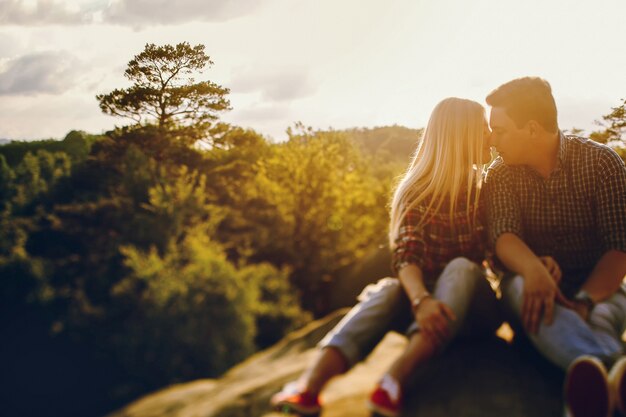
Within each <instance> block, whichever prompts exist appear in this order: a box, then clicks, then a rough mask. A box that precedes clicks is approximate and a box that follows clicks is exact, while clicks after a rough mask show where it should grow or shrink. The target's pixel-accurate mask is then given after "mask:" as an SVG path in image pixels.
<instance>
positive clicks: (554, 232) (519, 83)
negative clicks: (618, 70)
mask: <svg viewBox="0 0 626 417" xmlns="http://www.w3.org/2000/svg"><path fill="white" fill-rule="evenodd" d="M487 104H489V105H490V106H491V107H492V109H491V117H490V125H491V129H492V143H493V145H494V146H495V147H496V148H497V150H498V152H499V154H500V157H499V158H498V159H496V161H494V163H493V164H492V165H491V167H490V168H489V170H488V172H487V177H486V180H485V193H486V199H487V225H488V231H489V238H490V241H491V244H492V245H493V248H494V249H495V253H496V255H497V257H498V258H499V260H500V261H501V262H502V264H503V265H504V266H505V267H506V268H507V269H508V270H510V271H512V272H513V274H509V275H507V276H505V278H503V280H502V283H501V289H502V296H503V302H504V304H505V306H506V307H507V308H508V309H509V310H510V311H512V313H514V315H515V316H516V317H517V319H519V320H520V321H521V323H522V324H523V325H524V328H525V330H526V333H527V335H528V336H529V339H530V340H531V342H532V343H533V344H534V346H535V347H536V348H537V349H538V350H539V351H540V352H541V353H542V354H543V355H544V356H545V357H546V358H547V359H549V360H550V361H552V362H553V363H555V364H556V365H558V366H560V367H561V368H563V369H566V370H568V374H567V379H566V383H565V402H566V408H567V410H568V412H569V413H570V415H572V416H575V417H578V416H587V417H594V416H598V417H600V416H602V417H606V416H609V415H612V407H613V405H614V403H616V404H615V405H617V407H618V408H619V409H620V411H621V412H622V413H624V412H625V411H626V410H625V409H626V378H625V377H624V373H625V372H624V371H625V369H626V360H623V358H622V359H620V358H621V356H622V354H623V346H622V341H621V335H622V333H623V331H624V324H625V321H626V320H625V319H626V292H625V290H624V288H623V286H622V280H623V279H624V277H625V275H626V167H625V166H624V162H623V161H622V160H621V159H620V158H619V156H618V155H617V154H616V153H615V152H614V151H613V150H611V149H610V148H608V147H607V146H605V145H602V144H598V143H595V142H592V141H589V140H587V139H583V138H579V137H575V136H565V135H563V134H562V133H561V132H560V131H559V129H558V125H557V110H556V105H555V102H554V98H553V96H552V91H551V88H550V85H549V84H548V82H546V81H545V80H542V79H540V78H534V77H526V78H520V79H516V80H513V81H510V82H508V83H506V84H504V85H502V86H500V87H498V88H497V89H495V90H494V91H493V92H491V93H490V94H489V96H488V97H487ZM545 255H550V256H552V257H553V258H554V260H555V261H556V263H557V264H558V265H553V266H552V271H550V270H549V268H548V267H546V266H545V264H543V263H542V262H541V261H540V259H539V257H540V256H545ZM559 267H560V269H559ZM542 319H543V320H542ZM613 364H614V365H613ZM604 365H606V366H611V365H613V369H612V371H611V375H610V377H608V379H609V380H610V383H609V381H607V372H606V370H605V368H604Z"/></svg>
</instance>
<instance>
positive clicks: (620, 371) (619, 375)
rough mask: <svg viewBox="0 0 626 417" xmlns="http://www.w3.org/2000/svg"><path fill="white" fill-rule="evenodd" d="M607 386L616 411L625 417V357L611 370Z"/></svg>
mask: <svg viewBox="0 0 626 417" xmlns="http://www.w3.org/2000/svg"><path fill="white" fill-rule="evenodd" d="M609 386H610V387H611V394H612V395H613V402H614V403H615V405H616V407H617V409H618V410H619V411H620V413H622V415H626V357H622V358H621V359H619V360H618V361H617V362H615V364H614V365H613V367H612V368H611V372H609Z"/></svg>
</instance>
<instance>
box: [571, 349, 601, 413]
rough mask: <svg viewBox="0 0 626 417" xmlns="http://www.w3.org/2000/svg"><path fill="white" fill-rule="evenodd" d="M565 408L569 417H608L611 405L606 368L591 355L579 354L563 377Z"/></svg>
mask: <svg viewBox="0 0 626 417" xmlns="http://www.w3.org/2000/svg"><path fill="white" fill-rule="evenodd" d="M564 391H565V392H564V397H565V409H566V411H567V415H568V416H571V417H610V416H612V415H613V405H612V398H611V392H610V390H609V382H608V377H607V374H606V369H605V368H604V365H603V364H602V362H600V361H599V360H598V359H597V358H594V357H592V356H581V357H579V358H577V359H576V360H575V361H574V362H572V364H571V365H570V366H569V369H568V370H567V377H566V378H565V390H564Z"/></svg>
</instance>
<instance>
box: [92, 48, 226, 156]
mask: <svg viewBox="0 0 626 417" xmlns="http://www.w3.org/2000/svg"><path fill="white" fill-rule="evenodd" d="M211 65H213V62H212V61H211V59H210V57H209V56H208V55H206V54H205V52H204V45H196V46H193V47H192V46H190V45H189V43H187V42H183V43H179V44H177V45H176V46H172V45H163V46H156V45H154V44H146V46H145V48H144V50H143V51H142V52H141V53H140V54H138V55H136V56H135V57H134V58H133V59H132V60H130V61H129V62H128V67H127V68H126V71H125V72H124V75H125V76H126V78H128V79H129V80H130V81H131V82H132V83H133V84H132V86H131V87H129V88H126V89H115V90H113V91H112V92H110V93H108V94H99V95H97V96H96V99H97V100H98V101H99V103H100V109H101V110H102V111H103V112H104V113H106V114H109V115H112V116H120V117H125V118H130V119H132V120H133V121H134V122H135V123H136V124H146V123H148V124H155V125H156V126H157V127H158V129H159V130H160V131H161V132H168V133H169V134H170V135H172V136H174V137H176V138H178V139H179V140H184V141H185V142H186V143H188V144H193V143H195V142H196V141H197V140H201V139H207V138H208V137H209V136H210V134H211V131H212V129H213V128H215V127H216V126H215V124H214V122H215V121H216V120H217V117H218V114H219V113H220V112H222V111H224V110H228V109H229V105H230V103H229V101H228V100H227V99H226V97H225V96H226V95H227V94H228V92H229V90H228V89H227V88H224V87H221V86H219V85H217V84H215V83H213V82H211V81H200V82H196V81H195V79H194V78H193V76H194V75H195V74H198V73H201V72H202V70H203V69H204V68H205V67H206V66H211ZM218 128H219V126H218Z"/></svg>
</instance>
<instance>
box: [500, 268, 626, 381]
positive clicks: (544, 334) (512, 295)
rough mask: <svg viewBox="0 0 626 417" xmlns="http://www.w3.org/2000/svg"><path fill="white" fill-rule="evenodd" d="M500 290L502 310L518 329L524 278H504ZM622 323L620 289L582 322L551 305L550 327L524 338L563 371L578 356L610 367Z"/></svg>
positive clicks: (625, 304)
mask: <svg viewBox="0 0 626 417" xmlns="http://www.w3.org/2000/svg"><path fill="white" fill-rule="evenodd" d="M500 289H501V291H502V302H503V304H504V307H505V309H506V310H507V311H508V312H509V313H510V314H512V316H513V319H514V320H515V322H514V324H516V325H517V326H519V322H520V318H521V309H522V302H523V294H524V278H523V277H522V276H520V275H509V276H505V277H504V278H503V279H502V282H501V284H500ZM625 321H626V291H625V290H624V288H623V287H622V288H620V289H619V290H618V291H617V292H616V293H615V294H613V295H612V296H611V297H609V298H608V299H607V300H605V301H602V302H600V303H597V304H596V305H595V307H594V309H593V310H592V311H591V313H590V314H589V318H588V320H587V321H586V322H585V321H584V320H583V319H582V318H581V317H580V316H579V315H578V314H576V313H575V312H574V311H573V310H570V309H568V308H565V307H563V306H561V305H560V304H555V306H554V320H553V322H552V324H550V325H546V324H545V323H543V321H542V322H541V324H540V325H539V330H538V332H537V333H536V334H527V336H528V338H529V339H530V341H531V343H532V344H533V345H534V346H535V348H536V349H537V350H538V351H539V352H540V353H541V354H542V355H543V356H544V357H545V358H547V359H548V360H549V361H551V362H552V363H554V364H555V365H557V366H559V367H560V368H562V369H564V370H567V368H568V367H569V365H570V364H571V363H572V362H573V361H574V360H575V359H576V358H577V357H579V356H581V355H591V356H595V357H596V358H598V359H600V360H601V361H602V362H604V364H605V365H606V366H607V367H610V366H611V365H612V364H613V363H614V362H615V361H616V360H617V359H619V357H620V356H621V355H622V354H623V351H624V347H623V343H622V333H623V332H624V330H625V324H626V323H625ZM517 326H516V327H517Z"/></svg>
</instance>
